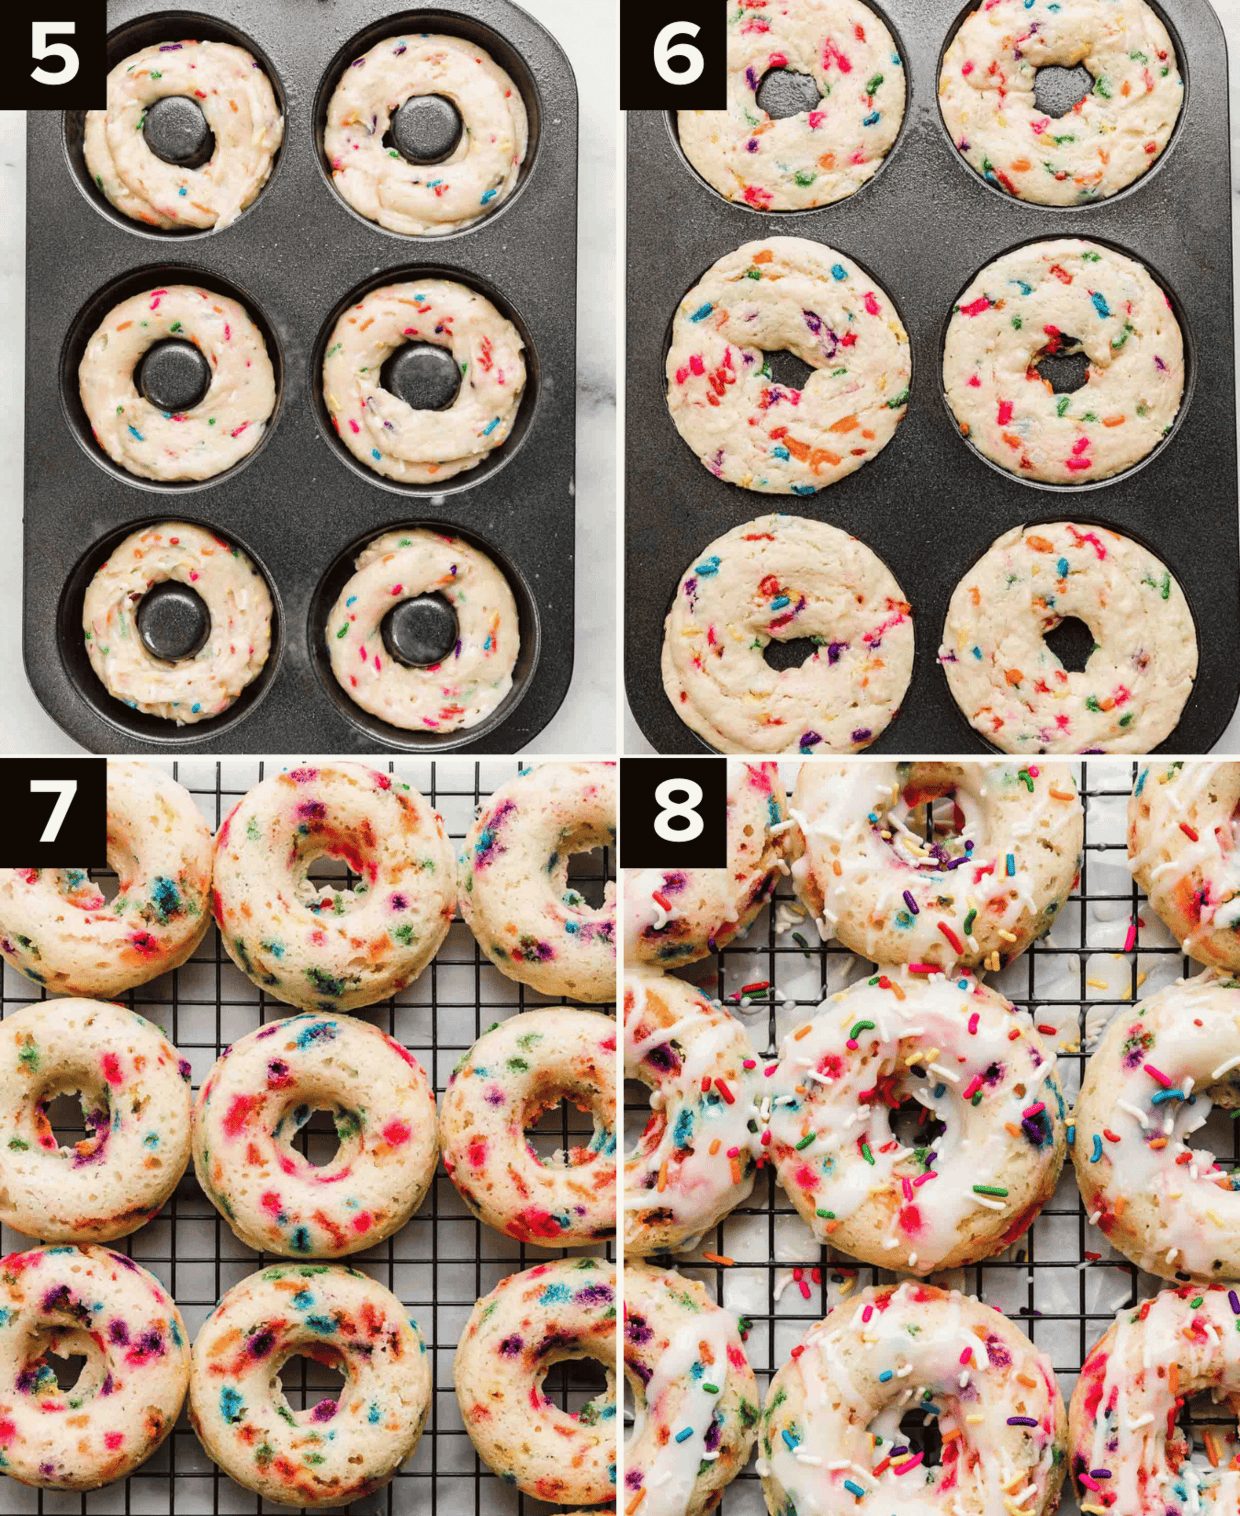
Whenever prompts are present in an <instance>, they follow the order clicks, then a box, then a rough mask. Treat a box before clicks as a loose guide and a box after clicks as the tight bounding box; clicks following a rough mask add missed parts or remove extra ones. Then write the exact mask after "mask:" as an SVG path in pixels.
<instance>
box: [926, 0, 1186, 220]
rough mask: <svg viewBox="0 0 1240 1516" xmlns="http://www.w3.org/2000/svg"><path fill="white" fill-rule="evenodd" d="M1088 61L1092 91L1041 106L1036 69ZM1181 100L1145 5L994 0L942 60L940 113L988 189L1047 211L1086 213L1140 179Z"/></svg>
mask: <svg viewBox="0 0 1240 1516" xmlns="http://www.w3.org/2000/svg"><path fill="white" fill-rule="evenodd" d="M1080 64H1084V66H1085V68H1086V69H1087V70H1088V71H1089V73H1090V75H1091V81H1092V82H1091V87H1090V92H1089V94H1087V95H1086V96H1085V98H1084V99H1083V100H1081V101H1079V102H1078V103H1077V104H1076V105H1074V106H1072V108H1071V109H1070V110H1068V111H1065V112H1064V114H1063V115H1061V116H1058V117H1055V116H1050V115H1048V114H1047V113H1046V112H1045V111H1041V110H1039V109H1038V102H1037V99H1036V95H1035V88H1034V87H1035V84H1036V81H1037V76H1038V70H1039V69H1043V68H1046V67H1048V66H1054V67H1059V68H1069V69H1070V68H1075V67H1077V66H1078V65H1080ZM1183 103H1184V82H1183V80H1182V79H1181V78H1180V74H1179V70H1178V68H1177V67H1176V59H1175V49H1174V48H1173V47H1172V45H1171V39H1170V37H1168V35H1167V29H1166V27H1165V26H1163V24H1162V22H1161V21H1160V20H1159V18H1158V16H1157V15H1156V14H1155V12H1154V11H1153V10H1151V9H1150V7H1149V6H1148V5H1146V4H1145V0H1106V3H1105V4H1097V3H1096V0H987V3H986V4H985V5H982V6H980V7H979V8H978V9H977V10H975V11H974V12H973V14H972V15H970V16H968V17H966V18H965V20H964V22H963V23H962V24H961V26H960V29H959V31H957V33H956V35H955V36H954V37H953V38H952V40H951V43H950V45H949V46H948V48H947V51H946V52H945V53H944V54H943V64H942V68H941V70H940V73H939V107H940V109H941V110H942V112H943V120H944V121H945V122H946V124H947V130H948V132H949V133H950V135H951V138H952V140H953V142H955V144H956V146H957V148H958V149H959V150H960V152H961V153H962V154H963V156H964V157H965V158H966V159H967V160H968V162H969V163H971V164H972V165H973V167H974V168H975V169H976V170H977V171H978V173H979V174H981V175H982V176H983V177H984V178H985V179H986V181H987V183H988V184H993V185H996V186H998V187H999V188H1001V189H1003V190H1006V191H1007V193H1008V194H1009V195H1016V196H1019V198H1020V199H1022V200H1035V201H1037V202H1038V203H1039V204H1042V205H1079V204H1081V203H1085V202H1088V201H1091V200H1101V199H1103V198H1105V197H1106V196H1107V195H1114V194H1115V193H1116V192H1117V191H1119V190H1122V189H1123V188H1124V187H1125V186H1126V185H1128V184H1131V183H1132V181H1133V180H1134V179H1138V178H1140V176H1141V175H1142V174H1143V173H1145V171H1146V169H1147V168H1149V166H1150V165H1151V164H1152V163H1153V162H1155V160H1156V159H1157V157H1158V155H1159V153H1161V152H1162V150H1163V148H1165V147H1166V145H1167V142H1168V140H1169V138H1170V136H1171V133H1172V130H1173V128H1174V127H1175V123H1176V120H1177V119H1178V117H1179V114H1180V107H1181V105H1182V104H1183Z"/></svg>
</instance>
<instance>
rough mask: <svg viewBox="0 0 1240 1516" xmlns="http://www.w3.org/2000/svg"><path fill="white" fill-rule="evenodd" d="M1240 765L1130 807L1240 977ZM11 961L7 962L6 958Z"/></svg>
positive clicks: (1187, 780) (1208, 767)
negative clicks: (1239, 829) (1238, 821)
mask: <svg viewBox="0 0 1240 1516" xmlns="http://www.w3.org/2000/svg"><path fill="white" fill-rule="evenodd" d="M1237 809H1240V763H1182V762H1181V763H1165V762H1163V763H1147V764H1145V765H1143V766H1142V768H1141V770H1140V772H1139V773H1138V775H1137V782H1136V784H1135V785H1134V787H1133V791H1132V797H1131V799H1130V800H1129V802H1128V867H1129V868H1130V869H1131V870H1132V873H1133V875H1134V877H1135V878H1136V881H1137V883H1138V884H1139V885H1140V886H1141V888H1142V889H1143V890H1144V891H1145V893H1146V895H1147V896H1148V897H1149V902H1150V905H1151V906H1152V907H1153V909H1154V911H1155V912H1156V914H1157V915H1158V917H1159V919H1160V920H1161V921H1162V922H1163V923H1164V924H1165V926H1166V927H1167V929H1168V931H1170V932H1171V933H1172V934H1173V935H1174V936H1175V938H1176V939H1177V941H1178V942H1179V943H1180V945H1181V946H1182V947H1183V949H1184V951H1185V952H1186V953H1187V954H1188V955H1189V957H1191V958H1195V959H1196V960H1197V962H1198V963H1204V964H1209V965H1214V966H1217V967H1219V968H1225V969H1233V970H1240V853H1237V851H1236V832H1235V816H1236V811H1237ZM6 956H7V955H6Z"/></svg>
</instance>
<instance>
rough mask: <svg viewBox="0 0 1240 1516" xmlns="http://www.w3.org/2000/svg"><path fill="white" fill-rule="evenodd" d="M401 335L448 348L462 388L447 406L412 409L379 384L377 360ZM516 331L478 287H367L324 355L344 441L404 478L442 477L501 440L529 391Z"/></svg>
mask: <svg viewBox="0 0 1240 1516" xmlns="http://www.w3.org/2000/svg"><path fill="white" fill-rule="evenodd" d="M406 342H424V343H431V344H432V345H433V346H435V347H443V348H447V349H448V351H449V352H450V353H451V354H452V356H453V357H454V358H455V359H456V363H457V367H458V368H459V369H460V371H461V387H460V390H459V391H458V393H457V396H456V399H455V400H454V401H453V402H452V404H451V405H450V406H449V407H448V408H447V409H446V410H437V411H415V410H414V409H413V407H412V406H410V405H408V404H407V403H406V402H405V401H404V400H402V399H400V397H399V396H397V395H394V394H392V393H391V392H390V391H389V390H386V389H384V387H383V375H382V370H383V365H384V363H385V362H386V361H387V359H388V358H389V357H390V356H391V354H392V353H394V352H395V351H396V350H397V348H399V347H403V346H404V344H405V343H406ZM522 349H523V343H522V341H521V335H520V333H519V332H518V331H517V329H516V327H515V326H513V324H512V322H511V321H509V320H508V318H507V317H506V316H504V315H501V313H500V312H499V311H498V310H497V309H496V308H495V306H494V305H492V304H491V302H490V301H489V300H488V299H487V298H486V296H485V295H480V294H478V292H477V291H476V290H472V289H469V288H468V287H467V286H466V285H464V284H456V283H453V282H452V281H451V280H448V279H419V280H417V281H411V282H409V283H405V284H387V285H384V286H383V287H382V288H381V289H374V290H371V291H370V293H369V294H367V295H364V296H363V297H362V299H361V300H359V301H358V303H357V304H356V305H351V306H350V307H349V308H348V310H346V311H345V313H344V315H342V316H341V317H340V319H339V320H338V321H337V322H336V325H335V327H334V328H333V330H332V334H331V336H330V338H329V339H328V343H327V352H326V354H325V356H324V358H323V397H324V399H325V400H326V402H327V412H328V415H329V416H330V418H331V423H332V426H333V427H334V428H335V430H336V434H337V436H339V438H340V440H341V442H343V443H344V445H345V447H347V448H348V450H349V451H350V452H351V453H352V454H353V456H354V457H355V458H356V459H358V461H359V462H361V463H364V464H365V465H366V467H367V468H368V469H372V470H373V471H374V472H375V473H376V474H382V475H383V477H384V478H385V479H396V480H398V481H399V482H400V483H402V484H442V483H443V482H444V481H445V480H447V479H451V478H452V477H453V475H454V474H460V473H463V472H464V471H465V470H466V469H471V468H477V466H478V465H479V464H480V463H481V462H482V461H483V459H484V458H485V457H486V456H487V454H488V453H490V452H492V451H493V450H494V449H495V448H497V447H499V446H500V444H501V443H502V442H504V441H506V439H507V437H508V434H509V432H511V431H512V428H513V423H514V422H515V421H516V419H517V408H518V406H519V405H520V403H521V395H522V393H523V391H524V389H525V360H524V358H523V357H522V356H521V353H522Z"/></svg>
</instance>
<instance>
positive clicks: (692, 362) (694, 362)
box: [689, 353, 706, 378]
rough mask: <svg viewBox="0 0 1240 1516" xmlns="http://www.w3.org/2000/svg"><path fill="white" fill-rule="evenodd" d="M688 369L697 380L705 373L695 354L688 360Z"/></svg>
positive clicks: (703, 365)
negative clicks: (695, 375)
mask: <svg viewBox="0 0 1240 1516" xmlns="http://www.w3.org/2000/svg"><path fill="white" fill-rule="evenodd" d="M689 367H690V369H692V371H693V372H694V373H695V374H697V376H698V377H699V378H701V376H702V375H703V374H704V373H705V372H706V365H705V364H704V363H703V362H702V360H701V358H700V357H699V356H698V354H697V353H694V355H693V357H692V358H690V359H689Z"/></svg>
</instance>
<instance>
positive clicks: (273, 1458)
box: [189, 1263, 431, 1507]
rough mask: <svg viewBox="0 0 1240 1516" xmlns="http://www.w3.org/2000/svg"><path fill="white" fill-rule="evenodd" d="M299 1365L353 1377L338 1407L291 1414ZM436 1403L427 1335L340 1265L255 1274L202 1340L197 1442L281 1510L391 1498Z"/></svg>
mask: <svg viewBox="0 0 1240 1516" xmlns="http://www.w3.org/2000/svg"><path fill="white" fill-rule="evenodd" d="M297 1354H300V1355H302V1356H303V1357H306V1358H313V1359H315V1360H316V1361H317V1362H319V1363H322V1364H326V1365H327V1366H328V1367H329V1368H333V1369H336V1370H337V1371H338V1372H339V1373H341V1374H342V1375H343V1376H344V1379H345V1384H344V1387H343V1389H342V1390H341V1392H340V1398H339V1399H338V1400H320V1401H319V1402H318V1404H317V1405H314V1406H307V1407H306V1408H305V1409H304V1410H299V1411H294V1410H293V1409H292V1407H291V1406H290V1405H289V1403H288V1401H287V1400H286V1399H285V1397H284V1395H283V1393H282V1391H281V1387H280V1370H281V1369H282V1368H283V1367H284V1364H285V1363H286V1362H287V1361H288V1359H290V1358H292V1357H294V1356H295V1355H297ZM430 1399H431V1372H430V1366H429V1364H428V1362H427V1356H426V1347H425V1345H424V1343H423V1341H422V1336H421V1333H420V1332H419V1331H418V1326H417V1323H416V1322H415V1321H411V1320H410V1319H409V1317H408V1314H407V1313H406V1310H405V1307H404V1306H403V1305H402V1304H401V1303H400V1301H399V1300H398V1299H397V1298H396V1296H395V1295H393V1294H392V1292H391V1291H390V1290H387V1289H385V1288H384V1287H383V1286H382V1285H381V1284H379V1283H377V1281H375V1280H373V1279H370V1278H368V1277H367V1276H366V1275H365V1274H359V1273H358V1272H357V1270H356V1269H350V1268H344V1267H342V1266H340V1265H339V1264H336V1265H331V1264H291V1263H290V1264H277V1265H276V1266H275V1267H274V1268H270V1269H263V1271H262V1272H261V1273H258V1274H251V1275H250V1276H249V1277H248V1278H247V1279H243V1280H242V1281H241V1282H240V1284H235V1285H234V1286H233V1287H232V1289H231V1290H229V1291H228V1293H227V1294H226V1295H225V1296H224V1298H223V1299H222V1300H221V1301H220V1303H219V1304H218V1305H217V1306H216V1307H215V1309H214V1311H212V1312H211V1314H210V1316H208V1317H207V1319H206V1321H205V1322H204V1323H203V1325H202V1327H201V1329H200V1330H199V1333H198V1336H197V1337H196V1338H195V1339H194V1359H193V1368H192V1371H191V1374H190V1384H189V1414H190V1420H191V1421H192V1422H193V1425H194V1431H195V1432H197V1434H198V1438H199V1441H200V1442H201V1443H202V1445H203V1447H204V1448H206V1450H207V1452H208V1453H209V1454H210V1456H211V1457H212V1458H213V1459H214V1460H215V1461H216V1463H218V1464H219V1466H220V1467H221V1468H222V1469H223V1470H224V1472H225V1473H226V1474H227V1475H228V1476H229V1477H230V1478H231V1479H235V1480H236V1481H237V1483H238V1484H239V1485H242V1486H243V1487H244V1488H245V1489H247V1490H253V1491H254V1492H255V1493H256V1494H258V1495H261V1496H262V1497H263V1499H264V1500H270V1501H272V1502H273V1503H274V1504H276V1505H293V1506H314V1507H319V1506H336V1505H347V1504H348V1503H349V1502H350V1501H351V1500H362V1499H363V1498H364V1497H366V1496H367V1495H371V1494H373V1493H374V1491H375V1490H378V1489H382V1487H383V1486H384V1485H385V1484H387V1482H388V1481H389V1480H390V1479H391V1478H392V1476H393V1475H394V1474H395V1473H396V1470H397V1469H398V1468H400V1466H401V1464H402V1463H404V1462H405V1460H406V1459H407V1458H409V1457H410V1456H411V1455H412V1453H413V1450H414V1448H416V1447H417V1445H418V1439H419V1438H420V1437H421V1435H422V1428H423V1427H424V1426H425V1425H426V1417H427V1413H428V1411H429V1410H430Z"/></svg>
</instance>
